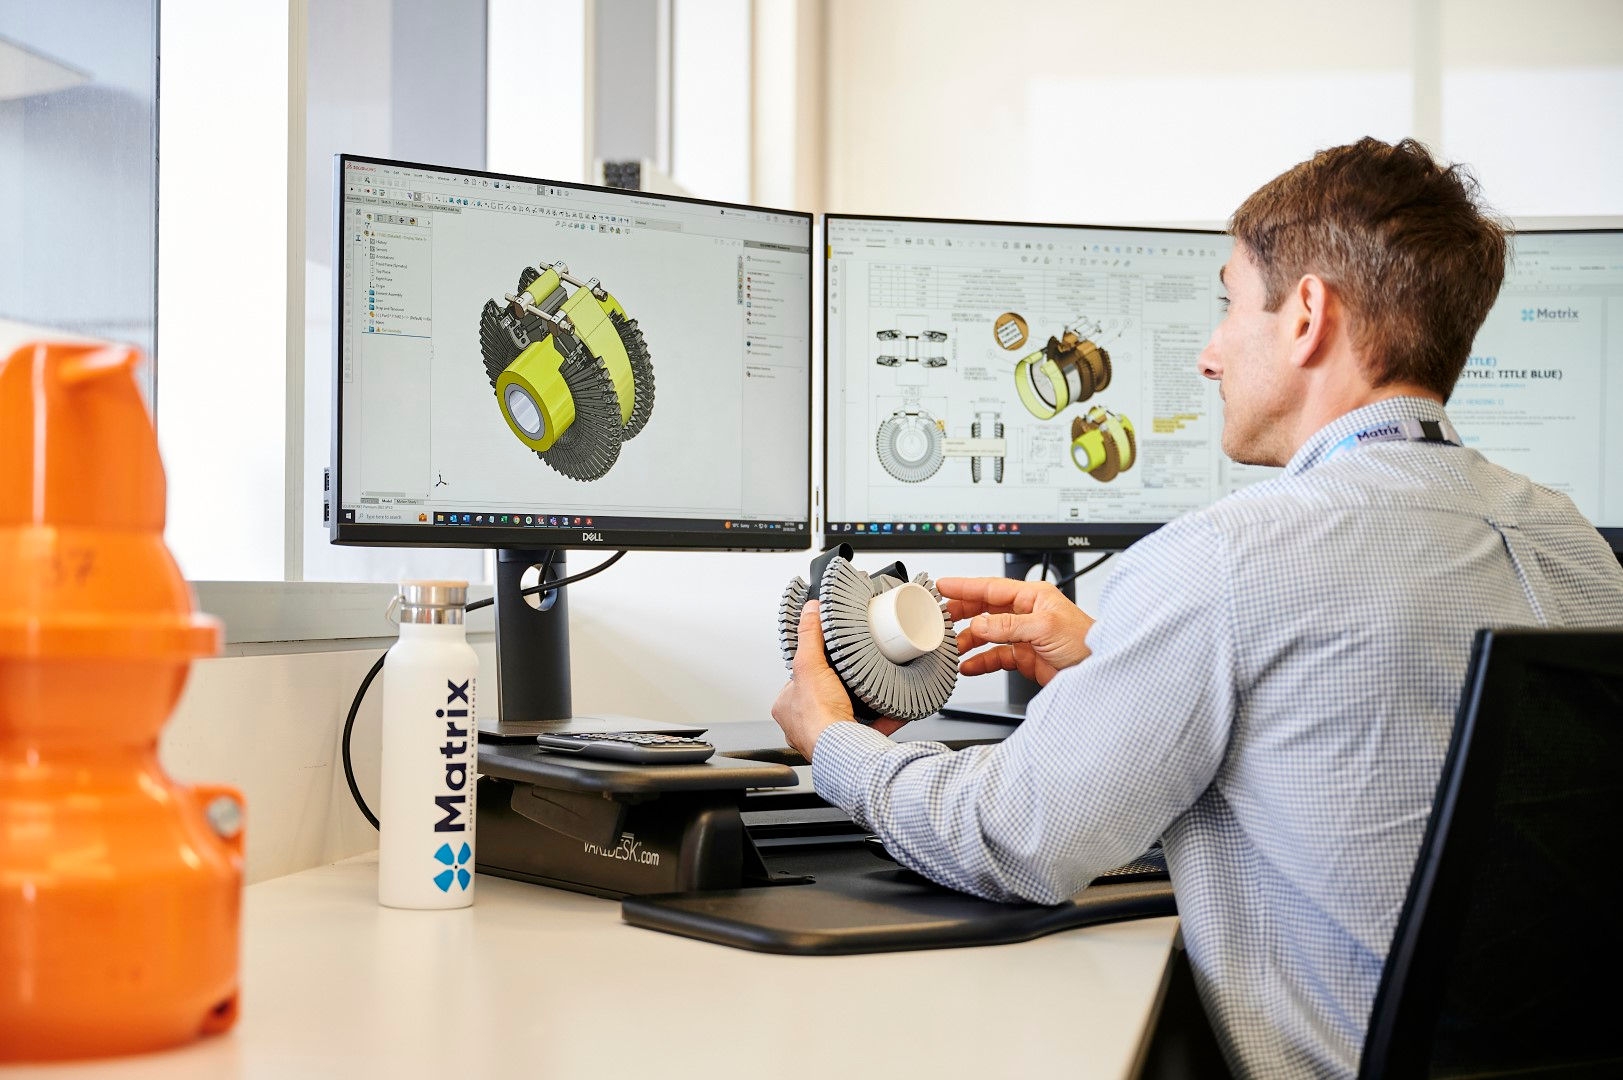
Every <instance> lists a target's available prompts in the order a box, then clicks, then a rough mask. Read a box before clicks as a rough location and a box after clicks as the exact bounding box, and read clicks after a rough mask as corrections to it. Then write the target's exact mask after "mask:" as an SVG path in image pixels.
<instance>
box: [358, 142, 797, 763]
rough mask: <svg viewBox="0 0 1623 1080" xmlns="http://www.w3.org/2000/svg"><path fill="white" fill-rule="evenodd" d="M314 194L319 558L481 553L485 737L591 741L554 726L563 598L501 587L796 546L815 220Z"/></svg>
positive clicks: (660, 206)
mask: <svg viewBox="0 0 1623 1080" xmlns="http://www.w3.org/2000/svg"><path fill="white" fill-rule="evenodd" d="M335 172H336V182H337V198H336V199H335V200H334V205H335V206H336V208H337V213H336V216H337V237H336V245H335V251H336V262H337V265H336V267H335V270H336V272H335V274H334V280H335V283H336V288H337V307H336V310H337V318H336V320H335V333H336V338H337V342H336V357H337V362H336V363H335V365H334V368H335V376H336V377H335V395H334V401H335V408H334V422H335V429H334V435H333V462H332V473H331V481H330V492H329V498H330V505H331V510H330V517H329V520H330V530H331V539H332V541H333V542H334V543H338V544H366V545H414V546H436V547H478V548H495V549H497V550H498V561H497V582H496V607H497V650H498V656H499V659H500V676H499V681H498V686H499V695H500V699H499V710H494V711H493V710H485V711H484V716H483V717H482V720H481V728H482V729H483V730H482V734H484V735H486V736H487V737H489V736H495V737H519V736H523V735H525V734H527V733H528V734H533V733H534V732H535V731H538V730H560V729H571V728H575V729H578V728H580V727H582V726H598V725H592V724H583V723H577V722H575V720H574V718H573V711H572V702H571V695H570V685H569V667H568V665H569V651H568V636H567V628H568V622H567V601H566V598H565V596H566V594H565V592H564V591H563V590H557V591H549V592H546V593H544V594H541V595H542V596H543V597H544V598H545V600H544V602H541V603H540V604H539V606H536V601H529V602H527V600H526V598H525V597H524V596H522V595H521V590H520V579H521V577H522V576H523V574H524V573H525V571H526V570H529V569H530V568H532V567H541V568H544V572H545V573H546V575H547V580H559V579H561V578H562V577H563V576H564V566H565V560H564V555H563V551H564V550H565V549H576V548H591V549H600V550H604V551H612V550H617V549H626V548H661V549H684V548H688V549H708V550H729V551H732V550H763V551H764V550H801V549H804V548H806V547H808V546H809V544H810V540H811V532H810V520H811V490H810V487H811V481H810V472H811V468H810V466H811V462H810V450H809V446H810V424H811V225H812V222H811V216H810V215H809V214H802V213H794V212H790V211H783V210H769V209H763V208H760V207H751V206H739V205H736V204H732V203H720V202H706V201H700V200H696V199H687V198H679V197H675V196H670V195H654V194H648V193H643V192H637V191H626V190H619V189H607V188H597V187H589V186H585V185H580V184H570V183H561V182H555V181H549V180H538V179H535V178H532V177H522V176H510V175H507V174H503V173H491V172H477V171H473V170H467V169H453V168H443V167H437V166H431V165H420V164H413V163H409V162H403V161H390V160H384V159H378V158H369V157H360V156H353V155H339V156H338V158H337V159H336V161H335ZM616 722H618V721H616ZM639 726H644V725H639ZM646 726H651V727H657V726H659V725H658V724H650V725H646Z"/></svg>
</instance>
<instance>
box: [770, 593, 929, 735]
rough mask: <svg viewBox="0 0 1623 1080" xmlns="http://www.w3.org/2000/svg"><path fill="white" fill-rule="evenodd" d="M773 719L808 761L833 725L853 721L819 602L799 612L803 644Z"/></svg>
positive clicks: (886, 728)
mask: <svg viewBox="0 0 1623 1080" xmlns="http://www.w3.org/2000/svg"><path fill="white" fill-rule="evenodd" d="M772 719H774V720H776V721H777V722H778V726H779V727H781V728H782V729H783V733H784V735H785V736H787V737H788V739H789V745H790V746H792V747H794V748H795V749H796V750H797V751H799V752H800V756H801V757H803V758H805V759H806V760H807V761H810V760H811V759H812V747H814V746H816V745H817V737H818V736H819V735H821V734H822V733H823V729H824V728H826V727H828V726H829V725H830V724H837V723H839V722H840V721H842V720H845V721H854V720H855V719H856V717H855V715H854V714H853V713H852V710H851V698H850V697H849V696H847V694H846V692H845V684H844V683H842V682H840V677H839V676H838V675H836V674H834V669H833V668H831V667H829V666H828V656H827V655H826V654H825V653H824V651H823V628H822V624H821V623H820V622H819V621H818V617H817V601H816V600H812V601H810V602H809V603H807V604H806V606H805V607H804V608H803V609H801V612H800V640H799V643H798V644H796V646H795V664H794V668H793V671H792V673H791V674H790V676H789V683H788V685H786V686H785V687H784V688H783V689H782V690H781V691H780V692H779V693H778V700H777V701H775V702H773V703H772ZM901 726H902V721H898V720H880V721H877V722H876V723H875V724H874V725H873V727H874V729H875V730H876V731H879V732H880V733H881V734H884V735H889V734H891V733H892V732H894V731H895V730H896V729H897V728H899V727H901Z"/></svg>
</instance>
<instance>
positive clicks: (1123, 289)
mask: <svg viewBox="0 0 1623 1080" xmlns="http://www.w3.org/2000/svg"><path fill="white" fill-rule="evenodd" d="M826 227H827V258H828V263H827V304H828V308H827V316H828V322H827V325H828V360H829V367H828V379H829V393H828V399H827V400H828V430H829V437H828V450H827V453H828V460H827V468H828V491H829V512H828V521H829V529H830V531H831V532H834V533H854V532H857V531H861V532H863V533H866V534H870V535H871V534H876V533H877V534H880V535H881V536H882V535H883V534H884V533H887V532H888V533H890V534H891V535H892V536H894V535H895V534H896V533H897V532H904V533H907V534H908V535H909V536H910V537H911V538H915V539H917V538H919V534H920V533H924V534H926V535H927V536H929V537H930V538H931V539H937V538H938V534H941V533H945V534H951V535H952V536H953V539H954V541H959V540H960V536H959V534H961V533H962V532H964V531H968V532H970V534H971V536H974V535H975V534H980V535H982V536H985V535H986V534H987V533H990V534H991V536H992V538H993V539H994V540H998V541H1001V542H1000V543H999V545H998V546H1002V547H1010V546H1018V545H1013V544H1011V543H1010V541H1011V540H1012V539H1013V537H1012V536H1010V535H1008V534H1011V533H1018V534H1020V537H1019V538H1020V540H1022V541H1029V542H1030V544H1031V546H1034V547H1041V546H1053V545H1055V544H1056V543H1057V545H1058V546H1064V535H1065V534H1068V533H1074V532H1077V531H1078V530H1079V529H1081V528H1084V527H1092V526H1093V525H1096V524H1097V523H1101V522H1103V523H1111V525H1112V526H1115V527H1120V528H1121V529H1123V530H1124V531H1123V532H1121V534H1120V536H1119V539H1120V540H1121V541H1122V542H1126V540H1128V539H1130V538H1131V536H1132V535H1135V534H1136V535H1142V533H1143V532H1145V531H1148V530H1149V529H1150V528H1152V527H1154V525H1157V524H1160V523H1163V522H1166V521H1169V520H1171V519H1172V518H1173V517H1175V516H1177V515H1178V514H1180V513H1183V512H1184V511H1187V510H1191V509H1195V508H1198V507H1201V506H1205V505H1207V504H1208V503H1210V502H1212V501H1214V500H1215V499H1216V498H1218V497H1220V496H1221V495H1223V494H1225V493H1227V492H1228V491H1231V490H1234V489H1236V488H1238V487H1241V486H1244V485H1245V484H1247V483H1250V482H1253V481H1255V480H1257V479H1260V478H1262V477H1263V476H1266V475H1269V474H1270V473H1271V470H1261V469H1252V468H1248V467H1245V466H1240V465H1236V464H1235V463H1233V462H1231V461H1229V460H1228V459H1227V458H1226V457H1224V456H1223V454H1222V452H1221V435H1222V410H1221V403H1220V401H1219V398H1218V395H1217V390H1216V387H1215V386H1214V385H1212V384H1210V383H1208V382H1207V381H1206V380H1205V379H1203V378H1201V376H1200V373H1199V370H1198V366H1197V358H1198V356H1199V354H1200V350H1201V348H1202V347H1203V346H1204V344H1205V342H1206V340H1207V338H1208V337H1209V336H1210V333H1211V330H1212V327H1213V326H1215V325H1216V322H1217V320H1218V318H1219V317H1220V313H1219V309H1218V299H1219V295H1220V292H1221V285H1220V284H1219V281H1218V277H1217V272H1218V269H1219V268H1220V267H1221V266H1222V265H1223V262H1224V260H1225V259H1226V258H1227V256H1228V252H1229V244H1230V241H1229V239H1228V237H1226V236H1223V235H1221V234H1218V233H1215V232H1196V231H1169V230H1152V229H1106V228H1086V227H1081V226H1045V225H1025V224H996V223H987V222H968V221H933V220H915V219H903V218H864V217H848V216H842V215H831V216H829V218H828V219H827V226H826ZM1045 537H1046V541H1045ZM931 546H934V545H931Z"/></svg>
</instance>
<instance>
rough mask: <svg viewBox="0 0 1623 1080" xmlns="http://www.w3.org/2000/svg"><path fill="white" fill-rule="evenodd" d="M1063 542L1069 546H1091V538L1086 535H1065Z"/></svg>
mask: <svg viewBox="0 0 1623 1080" xmlns="http://www.w3.org/2000/svg"><path fill="white" fill-rule="evenodd" d="M1065 542H1066V543H1067V544H1069V545H1070V546H1071V547H1092V546H1093V540H1092V539H1090V538H1089V537H1086V536H1067V537H1066V538H1065Z"/></svg>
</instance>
